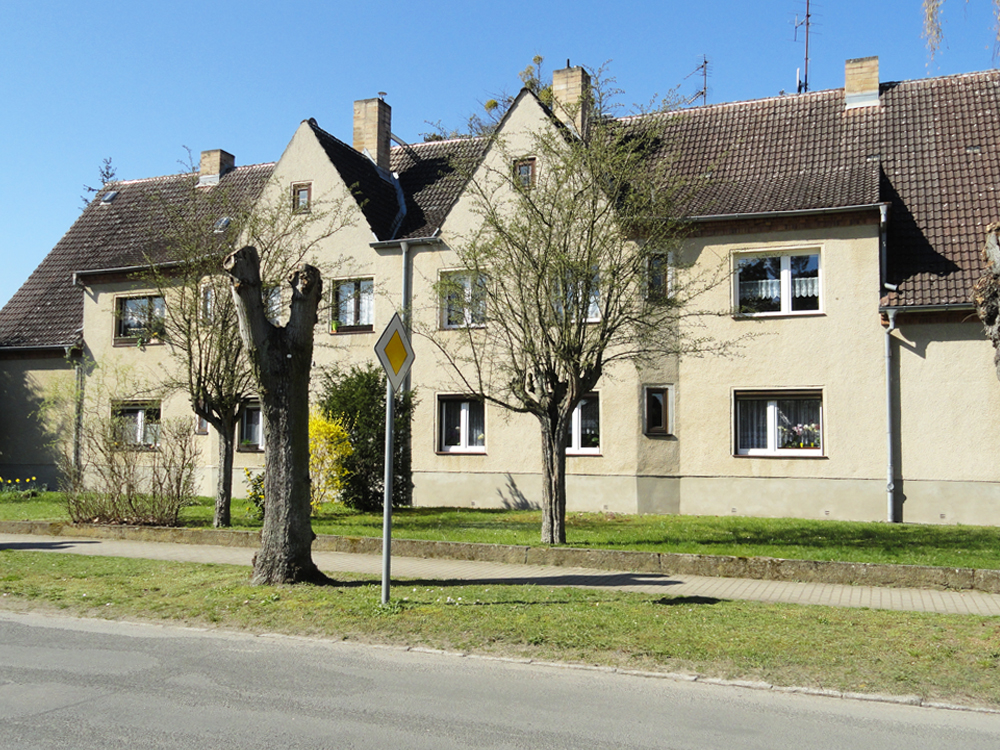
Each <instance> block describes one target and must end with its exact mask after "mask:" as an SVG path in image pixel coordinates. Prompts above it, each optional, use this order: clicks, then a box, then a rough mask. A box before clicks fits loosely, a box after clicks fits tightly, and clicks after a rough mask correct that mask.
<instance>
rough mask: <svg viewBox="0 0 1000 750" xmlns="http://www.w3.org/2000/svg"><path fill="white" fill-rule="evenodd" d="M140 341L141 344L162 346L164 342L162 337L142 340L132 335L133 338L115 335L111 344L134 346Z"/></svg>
mask: <svg viewBox="0 0 1000 750" xmlns="http://www.w3.org/2000/svg"><path fill="white" fill-rule="evenodd" d="M140 341H141V342H142V346H163V344H164V343H165V342H164V341H163V340H162V339H150V340H149V341H143V339H140V338H138V337H134V338H122V337H117V336H116V337H115V340H114V342H113V343H112V346H133V347H134V346H138V345H139V342H140Z"/></svg>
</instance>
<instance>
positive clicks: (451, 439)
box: [438, 396, 486, 453]
mask: <svg viewBox="0 0 1000 750" xmlns="http://www.w3.org/2000/svg"><path fill="white" fill-rule="evenodd" d="M438 402H439V404H440V417H439V419H440V426H441V427H440V440H439V441H438V450H440V451H441V452H442V453H485V452H486V408H485V405H484V404H483V402H482V401H480V400H479V399H473V398H468V397H463V396H439V397H438Z"/></svg>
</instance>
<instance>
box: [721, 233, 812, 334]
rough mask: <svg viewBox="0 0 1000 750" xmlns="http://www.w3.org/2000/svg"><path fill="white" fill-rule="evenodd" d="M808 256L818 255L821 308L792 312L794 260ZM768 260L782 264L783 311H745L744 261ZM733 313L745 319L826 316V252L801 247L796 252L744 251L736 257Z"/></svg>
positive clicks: (781, 291)
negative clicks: (741, 267)
mask: <svg viewBox="0 0 1000 750" xmlns="http://www.w3.org/2000/svg"><path fill="white" fill-rule="evenodd" d="M807 256H816V285H817V289H816V297H817V308H816V309H815V310H793V309H792V298H793V293H792V271H791V259H792V258H801V257H807ZM764 258H777V259H779V261H780V263H781V267H780V270H779V278H778V279H777V281H778V286H779V295H780V299H781V309H780V310H769V311H766V312H743V311H741V309H740V307H741V305H740V262H741V261H744V260H747V261H752V260H761V259H764ZM733 311H734V313H735V314H736V315H739V316H741V317H755V318H756V317H768V316H771V317H774V316H778V315H781V316H788V315H822V314H823V253H822V252H821V250H820V248H818V247H811V248H797V249H794V250H791V249H789V250H775V251H747V252H744V251H740V252H736V253H734V254H733Z"/></svg>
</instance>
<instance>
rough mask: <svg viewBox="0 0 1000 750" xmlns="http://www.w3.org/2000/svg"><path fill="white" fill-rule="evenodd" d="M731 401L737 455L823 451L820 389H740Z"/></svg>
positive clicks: (806, 453) (798, 453)
mask: <svg viewBox="0 0 1000 750" xmlns="http://www.w3.org/2000/svg"><path fill="white" fill-rule="evenodd" d="M735 402H736V409H735V412H736V453H737V455H741V456H781V455H786V456H820V455H822V454H823V397H822V394H821V393H820V392H818V391H792V392H781V391H779V392H772V393H758V392H744V393H737V394H736V395H735Z"/></svg>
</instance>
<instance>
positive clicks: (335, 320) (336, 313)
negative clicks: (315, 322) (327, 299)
mask: <svg viewBox="0 0 1000 750" xmlns="http://www.w3.org/2000/svg"><path fill="white" fill-rule="evenodd" d="M347 284H353V285H354V291H353V292H352V293H351V297H352V299H353V301H354V316H355V322H354V323H351V324H349V325H348V324H345V323H344V322H343V321H341V320H340V303H341V298H340V290H341V287H342V286H345V285H347ZM365 284H367V289H366V288H365V287H364V286H363V285H365ZM332 294H333V299H332V300H331V318H330V331H331V332H332V333H351V332H366V331H374V330H375V279H374V278H373V277H371V276H356V277H355V276H351V277H346V278H342V279H334V280H333V292H332ZM365 297H368V300H367V312H368V316H369V318H370V320H368V322H363V321H362V320H361V318H362V316H363V314H364V312H365V311H366V305H365V300H364V298H365Z"/></svg>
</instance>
